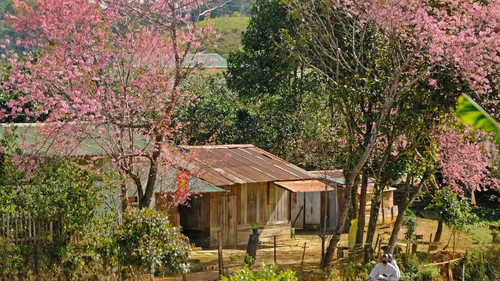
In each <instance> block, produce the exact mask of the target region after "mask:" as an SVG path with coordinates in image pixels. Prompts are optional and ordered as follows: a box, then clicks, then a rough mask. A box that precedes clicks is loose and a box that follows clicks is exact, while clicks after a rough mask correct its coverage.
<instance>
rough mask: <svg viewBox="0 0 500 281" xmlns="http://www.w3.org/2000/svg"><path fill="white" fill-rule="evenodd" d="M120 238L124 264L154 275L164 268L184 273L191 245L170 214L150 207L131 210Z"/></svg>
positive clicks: (127, 214) (123, 225) (119, 242)
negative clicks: (175, 225) (173, 222)
mask: <svg viewBox="0 0 500 281" xmlns="http://www.w3.org/2000/svg"><path fill="white" fill-rule="evenodd" d="M116 241H117V243H118V246H119V247H120V256H121V259H122V262H123V264H124V265H128V266H135V267H138V268H139V269H143V270H147V271H148V273H149V274H150V275H153V274H154V273H155V272H158V271H161V270H162V269H163V268H167V269H168V270H170V271H171V272H175V273H180V272H181V271H182V269H183V265H184V263H186V262H187V258H188V254H189V249H190V248H189V243H188V241H187V239H186V238H185V237H184V236H183V235H182V234H180V232H179V231H178V230H177V229H175V228H174V227H172V225H171V224H170V222H169V221H168V217H167V216H166V215H164V214H162V213H160V212H157V211H155V210H152V209H149V208H146V209H142V210H138V209H129V210H127V212H126V213H125V214H124V216H123V223H122V225H121V226H120V227H119V228H118V230H117V231H116Z"/></svg>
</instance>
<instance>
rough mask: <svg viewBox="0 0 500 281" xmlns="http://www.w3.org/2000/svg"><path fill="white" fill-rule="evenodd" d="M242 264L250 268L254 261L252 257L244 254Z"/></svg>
mask: <svg viewBox="0 0 500 281" xmlns="http://www.w3.org/2000/svg"><path fill="white" fill-rule="evenodd" d="M243 262H244V263H245V265H247V266H248V267H250V268H251V267H252V265H253V264H254V263H255V259H254V258H252V256H250V255H249V254H246V255H245V259H244V260H243Z"/></svg>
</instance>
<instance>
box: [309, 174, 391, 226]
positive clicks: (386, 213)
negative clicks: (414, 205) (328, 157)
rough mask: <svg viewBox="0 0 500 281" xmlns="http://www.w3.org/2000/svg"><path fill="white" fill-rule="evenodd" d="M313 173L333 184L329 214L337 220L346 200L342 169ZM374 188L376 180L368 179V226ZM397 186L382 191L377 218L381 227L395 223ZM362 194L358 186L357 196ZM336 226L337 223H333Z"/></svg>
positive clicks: (366, 218)
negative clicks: (395, 193)
mask: <svg viewBox="0 0 500 281" xmlns="http://www.w3.org/2000/svg"><path fill="white" fill-rule="evenodd" d="M311 173H312V174H314V175H315V176H316V178H317V179H318V180H320V181H322V182H325V183H327V184H328V185H330V186H332V187H333V189H334V192H332V196H331V197H329V200H330V204H331V206H332V207H331V208H329V216H330V217H331V223H333V222H335V223H336V222H337V219H338V215H339V210H340V209H341V208H343V206H344V202H343V198H344V186H345V178H344V174H343V172H342V170H326V171H311ZM373 188H374V180H373V179H371V178H370V179H369V180H368V190H367V198H366V213H365V222H366V226H368V221H369V218H370V210H371V203H372V202H371V199H372V198H373ZM395 190H396V188H393V187H388V186H387V187H385V188H384V190H383V191H382V199H381V203H380V210H379V215H378V220H377V225H378V226H379V227H385V226H389V225H392V224H394V222H395V221H396V218H397V215H398V206H397V205H394V191H395ZM360 194H361V187H359V188H358V191H357V196H358V199H359V195H360ZM333 226H335V225H333Z"/></svg>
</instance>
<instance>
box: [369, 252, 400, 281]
mask: <svg viewBox="0 0 500 281" xmlns="http://www.w3.org/2000/svg"><path fill="white" fill-rule="evenodd" d="M368 280H385V281H398V280H399V277H398V273H397V270H396V268H395V267H394V266H392V265H391V264H390V263H389V255H387V254H383V255H382V258H381V262H380V263H378V264H376V265H375V267H373V269H372V271H371V272H370V275H369V276H368Z"/></svg>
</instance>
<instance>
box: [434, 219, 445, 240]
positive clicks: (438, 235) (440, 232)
mask: <svg viewBox="0 0 500 281" xmlns="http://www.w3.org/2000/svg"><path fill="white" fill-rule="evenodd" d="M443 225H444V220H443V219H442V218H440V219H439V220H438V226H437V230H436V236H434V242H436V243H437V242H440V241H441V236H442V235H443Z"/></svg>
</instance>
